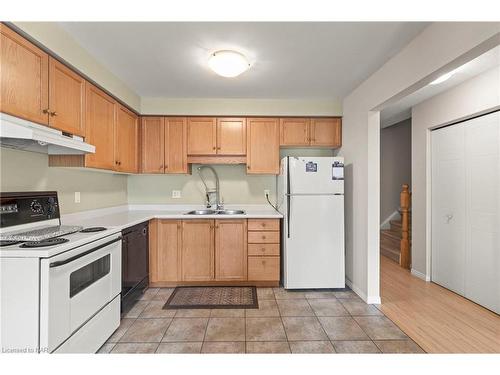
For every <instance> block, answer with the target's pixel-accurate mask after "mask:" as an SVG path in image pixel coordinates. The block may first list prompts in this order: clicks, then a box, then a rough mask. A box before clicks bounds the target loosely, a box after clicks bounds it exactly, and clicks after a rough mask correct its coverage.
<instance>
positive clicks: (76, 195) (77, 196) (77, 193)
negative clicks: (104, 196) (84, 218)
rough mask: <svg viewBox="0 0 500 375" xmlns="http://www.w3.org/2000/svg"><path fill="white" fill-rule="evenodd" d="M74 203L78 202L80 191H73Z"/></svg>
mask: <svg viewBox="0 0 500 375" xmlns="http://www.w3.org/2000/svg"><path fill="white" fill-rule="evenodd" d="M75 203H80V192H79V191H75Z"/></svg>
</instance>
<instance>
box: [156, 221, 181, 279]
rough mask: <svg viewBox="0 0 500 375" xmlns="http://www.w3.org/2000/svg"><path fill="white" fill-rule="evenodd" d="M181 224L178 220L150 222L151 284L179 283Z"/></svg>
mask: <svg viewBox="0 0 500 375" xmlns="http://www.w3.org/2000/svg"><path fill="white" fill-rule="evenodd" d="M181 225H182V222H181V221H180V220H158V219H155V220H152V221H151V222H150V225H149V228H150V232H149V233H150V237H149V238H150V240H149V241H150V259H149V263H150V267H149V268H150V274H151V282H153V283H154V282H176V281H180V277H181V275H180V271H181V249H182V227H181Z"/></svg>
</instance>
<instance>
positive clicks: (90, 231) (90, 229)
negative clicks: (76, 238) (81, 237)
mask: <svg viewBox="0 0 500 375" xmlns="http://www.w3.org/2000/svg"><path fill="white" fill-rule="evenodd" d="M106 229H107V228H104V227H89V228H85V229H82V230H81V231H80V232H81V233H93V232H102V231H103V230H106Z"/></svg>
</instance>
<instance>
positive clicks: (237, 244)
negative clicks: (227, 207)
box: [215, 220, 247, 281]
mask: <svg viewBox="0 0 500 375" xmlns="http://www.w3.org/2000/svg"><path fill="white" fill-rule="evenodd" d="M215 279H216V280H221V281H222V280H240V281H244V280H246V279H247V221H246V220H216V221H215Z"/></svg>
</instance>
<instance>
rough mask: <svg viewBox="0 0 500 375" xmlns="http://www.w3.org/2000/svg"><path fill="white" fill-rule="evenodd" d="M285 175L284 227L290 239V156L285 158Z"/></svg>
mask: <svg viewBox="0 0 500 375" xmlns="http://www.w3.org/2000/svg"><path fill="white" fill-rule="evenodd" d="M286 167H287V168H286V174H287V176H286V177H287V179H286V182H287V185H286V193H287V194H286V200H287V205H286V225H287V237H288V238H290V218H291V216H290V211H291V208H290V203H291V199H290V156H287V157H286Z"/></svg>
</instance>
